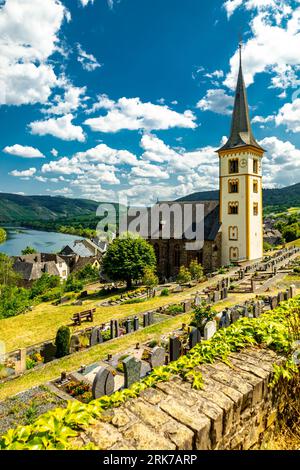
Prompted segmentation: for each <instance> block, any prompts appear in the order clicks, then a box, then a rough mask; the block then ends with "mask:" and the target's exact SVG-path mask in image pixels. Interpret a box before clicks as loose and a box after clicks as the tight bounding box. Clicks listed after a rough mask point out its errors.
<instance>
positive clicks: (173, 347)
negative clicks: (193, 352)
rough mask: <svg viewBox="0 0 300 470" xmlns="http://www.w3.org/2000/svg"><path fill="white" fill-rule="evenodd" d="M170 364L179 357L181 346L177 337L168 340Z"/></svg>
mask: <svg viewBox="0 0 300 470" xmlns="http://www.w3.org/2000/svg"><path fill="white" fill-rule="evenodd" d="M169 351H170V362H173V361H177V359H179V358H180V356H181V351H182V344H181V341H180V339H179V338H177V336H171V338H170V340H169Z"/></svg>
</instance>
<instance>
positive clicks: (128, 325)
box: [125, 320, 132, 334]
mask: <svg viewBox="0 0 300 470" xmlns="http://www.w3.org/2000/svg"><path fill="white" fill-rule="evenodd" d="M125 329H126V333H127V334H128V333H131V330H132V322H131V320H126V321H125Z"/></svg>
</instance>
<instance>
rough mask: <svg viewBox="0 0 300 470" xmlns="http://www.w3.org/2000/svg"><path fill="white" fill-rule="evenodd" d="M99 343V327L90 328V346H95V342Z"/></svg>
mask: <svg viewBox="0 0 300 470" xmlns="http://www.w3.org/2000/svg"><path fill="white" fill-rule="evenodd" d="M98 343H99V328H97V327H96V328H93V329H92V334H91V337H90V346H91V347H92V346H95V345H96V344H98Z"/></svg>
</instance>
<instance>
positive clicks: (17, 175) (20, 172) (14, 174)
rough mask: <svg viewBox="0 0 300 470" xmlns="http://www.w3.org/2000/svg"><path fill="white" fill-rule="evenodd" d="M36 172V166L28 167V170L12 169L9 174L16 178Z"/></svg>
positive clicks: (25, 176)
mask: <svg viewBox="0 0 300 470" xmlns="http://www.w3.org/2000/svg"><path fill="white" fill-rule="evenodd" d="M35 173H36V168H29V170H23V171H19V170H13V171H11V172H10V175H12V176H16V177H18V178H30V177H31V176H33V175H34V174H35Z"/></svg>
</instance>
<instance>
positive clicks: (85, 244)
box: [60, 240, 102, 258]
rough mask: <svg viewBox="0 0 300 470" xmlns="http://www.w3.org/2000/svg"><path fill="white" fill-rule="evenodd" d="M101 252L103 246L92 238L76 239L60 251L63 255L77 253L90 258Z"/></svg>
mask: <svg viewBox="0 0 300 470" xmlns="http://www.w3.org/2000/svg"><path fill="white" fill-rule="evenodd" d="M101 253H102V247H100V246H98V245H96V243H94V242H93V241H91V240H74V242H73V243H70V244H69V245H67V246H65V247H64V248H63V249H62V250H61V252H60V254H62V255H72V254H76V255H78V256H80V257H81V258H89V257H91V256H95V255H99V254H101Z"/></svg>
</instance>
